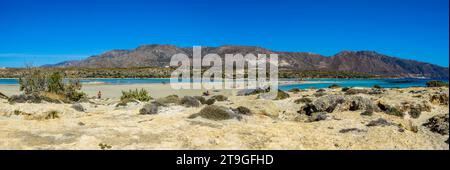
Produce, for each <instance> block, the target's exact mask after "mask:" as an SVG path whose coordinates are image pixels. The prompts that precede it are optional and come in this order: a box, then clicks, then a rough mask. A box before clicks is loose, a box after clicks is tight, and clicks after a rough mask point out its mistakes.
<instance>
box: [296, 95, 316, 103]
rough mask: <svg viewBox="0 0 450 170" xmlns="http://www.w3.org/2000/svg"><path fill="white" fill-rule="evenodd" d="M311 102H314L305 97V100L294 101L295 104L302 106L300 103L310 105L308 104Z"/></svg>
mask: <svg viewBox="0 0 450 170" xmlns="http://www.w3.org/2000/svg"><path fill="white" fill-rule="evenodd" d="M311 102H312V99H310V98H307V97H303V98H300V99H297V100H294V103H295V104H300V103H306V104H308V103H311Z"/></svg>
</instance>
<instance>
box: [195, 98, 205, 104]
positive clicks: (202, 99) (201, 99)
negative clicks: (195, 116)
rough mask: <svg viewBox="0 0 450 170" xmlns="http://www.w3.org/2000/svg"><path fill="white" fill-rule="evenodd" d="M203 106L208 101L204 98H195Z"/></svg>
mask: <svg viewBox="0 0 450 170" xmlns="http://www.w3.org/2000/svg"><path fill="white" fill-rule="evenodd" d="M194 98H196V99H197V100H198V101H199V102H200V103H201V104H205V102H206V99H205V98H204V97H203V96H194Z"/></svg>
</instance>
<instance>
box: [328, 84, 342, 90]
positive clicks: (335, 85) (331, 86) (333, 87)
mask: <svg viewBox="0 0 450 170" xmlns="http://www.w3.org/2000/svg"><path fill="white" fill-rule="evenodd" d="M340 87H341V86H339V85H337V84H332V85H330V86H328V88H330V89H337V88H340Z"/></svg>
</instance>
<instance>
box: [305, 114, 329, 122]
mask: <svg viewBox="0 0 450 170" xmlns="http://www.w3.org/2000/svg"><path fill="white" fill-rule="evenodd" d="M327 117H328V115H327V112H314V113H312V114H311V115H310V116H309V117H308V121H309V122H317V121H321V120H325V119H327Z"/></svg>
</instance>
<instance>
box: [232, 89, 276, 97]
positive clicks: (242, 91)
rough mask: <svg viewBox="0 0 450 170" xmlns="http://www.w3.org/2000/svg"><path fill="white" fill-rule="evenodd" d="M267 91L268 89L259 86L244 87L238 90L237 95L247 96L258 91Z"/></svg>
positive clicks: (258, 92)
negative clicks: (252, 87) (253, 87)
mask: <svg viewBox="0 0 450 170" xmlns="http://www.w3.org/2000/svg"><path fill="white" fill-rule="evenodd" d="M268 91H269V89H261V88H256V89H244V90H240V91H238V92H237V95H238V96H249V95H255V94H260V93H266V92H268Z"/></svg>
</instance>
